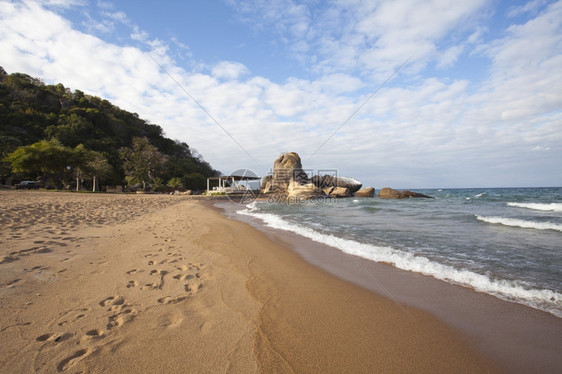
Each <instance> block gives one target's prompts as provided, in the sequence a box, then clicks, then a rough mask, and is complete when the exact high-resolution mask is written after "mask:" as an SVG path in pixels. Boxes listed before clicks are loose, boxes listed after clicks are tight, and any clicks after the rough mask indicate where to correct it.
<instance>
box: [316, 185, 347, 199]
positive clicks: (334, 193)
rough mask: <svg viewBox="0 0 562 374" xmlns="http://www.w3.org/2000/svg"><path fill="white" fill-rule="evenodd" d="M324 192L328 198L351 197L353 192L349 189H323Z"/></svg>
mask: <svg viewBox="0 0 562 374" xmlns="http://www.w3.org/2000/svg"><path fill="white" fill-rule="evenodd" d="M322 192H324V194H325V195H326V196H328V197H335V198H340V197H351V196H352V195H351V191H349V188H347V187H326V188H323V189H322Z"/></svg>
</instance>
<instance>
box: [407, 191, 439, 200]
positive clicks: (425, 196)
mask: <svg viewBox="0 0 562 374" xmlns="http://www.w3.org/2000/svg"><path fill="white" fill-rule="evenodd" d="M410 197H423V198H426V199H434V197H432V196H427V195H424V194H422V193H419V192H412V191H408V190H404V191H402V192H400V198H401V199H408V198H410Z"/></svg>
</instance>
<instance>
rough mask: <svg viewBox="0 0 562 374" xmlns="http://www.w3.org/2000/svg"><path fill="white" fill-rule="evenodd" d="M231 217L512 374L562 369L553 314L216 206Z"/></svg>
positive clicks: (561, 343) (558, 324)
mask: <svg viewBox="0 0 562 374" xmlns="http://www.w3.org/2000/svg"><path fill="white" fill-rule="evenodd" d="M216 206H217V207H218V208H219V209H221V210H222V211H223V212H224V214H225V215H226V216H228V217H229V218H231V219H236V220H240V221H242V222H246V223H248V224H251V225H252V226H254V227H256V228H257V229H258V230H260V231H262V232H264V233H266V235H268V237H270V238H271V239H272V240H274V241H276V242H278V243H282V244H284V245H286V246H288V247H290V248H291V249H292V250H293V251H294V252H295V253H297V254H298V255H299V256H301V257H302V258H303V259H304V260H305V261H307V262H309V263H310V264H312V265H314V266H316V267H319V268H320V269H323V270H324V271H327V272H328V273H330V274H332V275H333V276H336V277H338V278H340V279H343V280H345V281H348V282H350V283H352V284H355V285H357V286H360V287H362V288H364V289H366V290H369V291H371V292H374V293H376V294H378V295H381V296H382V297H385V298H387V299H389V300H393V301H394V302H395V303H396V304H397V305H399V306H402V304H403V305H407V306H410V307H414V308H417V309H420V310H423V311H426V312H429V313H430V314H432V315H434V316H436V317H437V318H439V319H440V320H441V321H443V322H445V323H447V324H448V325H449V326H452V327H453V328H455V329H458V330H460V331H462V333H463V334H466V335H467V337H468V339H469V341H470V342H471V344H472V345H473V346H474V347H476V348H477V349H478V350H479V351H480V352H482V353H483V354H486V355H489V356H491V357H493V358H494V359H495V360H497V361H499V362H500V363H501V364H502V365H503V366H504V367H506V368H508V369H509V372H512V373H528V372H532V371H536V370H538V369H540V371H541V372H545V373H546V372H552V373H554V372H557V371H558V370H560V368H562V319H560V318H558V317H556V316H554V315H553V314H551V313H548V312H546V311H542V310H539V309H534V308H532V307H529V306H526V305H523V304H519V303H515V302H511V301H506V300H502V299H499V298H497V297H495V296H493V295H489V294H485V293H481V292H477V291H475V290H474V289H471V288H468V287H464V286H461V285H456V284H452V283H448V282H445V281H442V280H438V279H436V278H433V277H430V276H427V275H423V274H420V273H414V272H410V271H406V270H401V269H398V268H396V267H393V266H391V265H389V264H383V263H377V262H374V261H370V260H367V259H364V258H361V257H358V256H353V255H350V254H346V253H344V252H342V251H340V250H339V249H337V248H335V247H331V246H328V245H325V244H322V243H318V242H316V241H314V240H312V239H309V238H306V237H302V236H300V235H298V234H296V233H293V232H289V231H285V230H280V229H274V228H271V227H268V226H266V225H265V224H264V223H263V222H262V221H261V220H259V219H257V218H254V217H249V216H243V215H239V214H236V213H235V210H236V209H235V208H237V206H236V205H235V204H232V205H231V206H228V205H226V204H223V203H219V204H216Z"/></svg>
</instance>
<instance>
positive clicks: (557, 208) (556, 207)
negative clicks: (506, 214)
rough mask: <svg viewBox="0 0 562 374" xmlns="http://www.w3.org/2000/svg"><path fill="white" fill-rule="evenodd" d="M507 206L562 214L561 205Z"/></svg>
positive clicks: (531, 204)
mask: <svg viewBox="0 0 562 374" xmlns="http://www.w3.org/2000/svg"><path fill="white" fill-rule="evenodd" d="M507 205H508V206H512V207H516V208H526V209H533V210H542V211H547V212H562V203H550V204H540V203H507Z"/></svg>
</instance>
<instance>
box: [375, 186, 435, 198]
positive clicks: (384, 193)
mask: <svg viewBox="0 0 562 374" xmlns="http://www.w3.org/2000/svg"><path fill="white" fill-rule="evenodd" d="M410 197H424V198H428V199H433V197H431V196H427V195H424V194H422V193H419V192H412V191H408V190H404V191H398V190H395V189H392V188H389V187H385V188H383V189H382V190H380V192H379V198H380V199H407V198H410Z"/></svg>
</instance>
